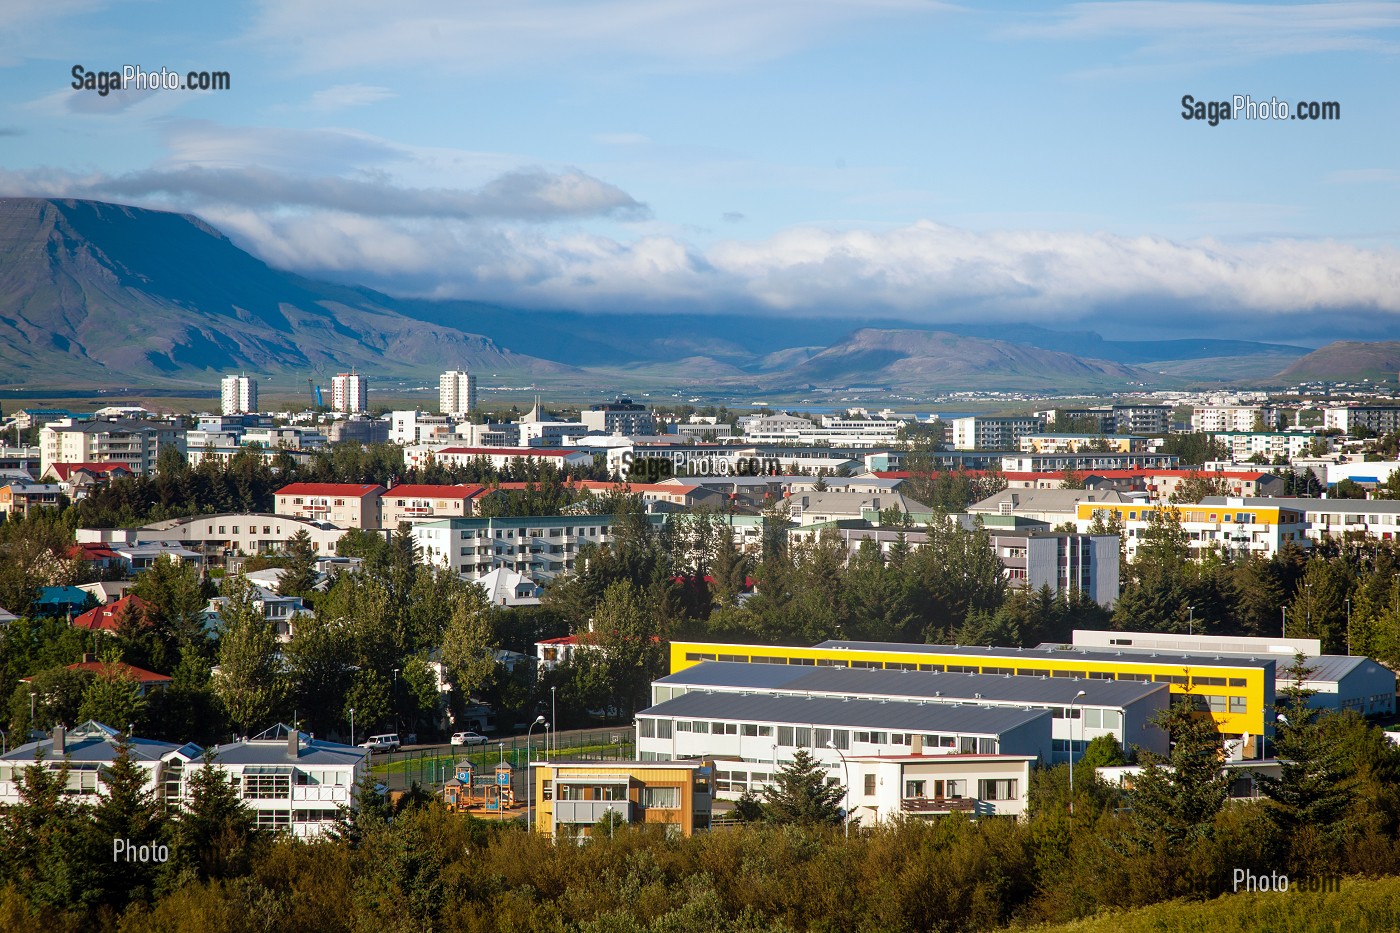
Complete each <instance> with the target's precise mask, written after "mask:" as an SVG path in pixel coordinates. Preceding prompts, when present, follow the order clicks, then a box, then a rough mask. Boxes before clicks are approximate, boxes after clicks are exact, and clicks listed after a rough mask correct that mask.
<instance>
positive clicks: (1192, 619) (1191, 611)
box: [1186, 606, 1196, 635]
mask: <svg viewBox="0 0 1400 933" xmlns="http://www.w3.org/2000/svg"><path fill="white" fill-rule="evenodd" d="M1195 628H1196V607H1195V606H1187V607H1186V634H1187V635H1194V634H1195Z"/></svg>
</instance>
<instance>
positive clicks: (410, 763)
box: [372, 743, 632, 777]
mask: <svg viewBox="0 0 1400 933" xmlns="http://www.w3.org/2000/svg"><path fill="white" fill-rule="evenodd" d="M486 748H487V750H486V751H475V750H473V751H470V752H468V751H465V750H463V751H455V752H448V753H443V754H440V755H432V756H423V757H417V756H412V755H411V756H410V757H408V758H403V759H399V760H396V761H391V762H389V763H387V764H382V765H375V766H374V768H373V769H372V770H373V772H374V774H376V775H378V776H384V775H389V774H403V773H405V772H408V771H415V772H416V771H427V770H430V769H432V768H434V767H438V768H442V769H444V771H445V772H447V773H446V774H445V777H451V776H452V775H451V773H450V771H451V768H452V765H453V764H454V763H456V762H458V761H460V760H461V759H463V758H466V759H468V760H470V761H471V762H472V763H473V764H474V765H476V768H477V773H478V774H482V775H484V774H488V773H490V771H491V770H492V769H493V768H495V767H496V764H497V762H499V761H500V760H501V757H500V752H499V751H498V750H497V749H495V748H493V747H490V746H487V747H486ZM618 748H619V746H618V745H617V744H616V743H611V744H598V745H578V746H573V747H570V748H561V749H557V750H556V751H555V752H554V757H555V758H556V759H559V760H561V761H572V760H573V759H575V758H587V757H593V756H601V755H608V756H609V758H611V759H615V758H616V757H617V755H618V753H619V752H618ZM621 748H622V754H623V756H624V757H625V756H626V755H627V753H628V750H629V749H631V748H632V746H631V745H630V744H624V745H622V746H621ZM521 750H522V751H523V749H521ZM534 751H535V752H536V753H538V752H539V749H538V748H536V749H535V750H534ZM536 757H538V755H536ZM506 761H508V762H510V763H511V764H514V763H515V762H514V756H513V753H512V751H511V750H510V749H507V751H506Z"/></svg>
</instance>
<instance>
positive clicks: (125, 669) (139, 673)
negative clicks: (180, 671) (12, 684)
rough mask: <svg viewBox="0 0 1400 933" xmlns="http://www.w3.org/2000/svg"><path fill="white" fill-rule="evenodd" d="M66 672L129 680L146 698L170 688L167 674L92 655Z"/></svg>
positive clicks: (86, 655)
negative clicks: (79, 672) (153, 692)
mask: <svg viewBox="0 0 1400 933" xmlns="http://www.w3.org/2000/svg"><path fill="white" fill-rule="evenodd" d="M65 670H70V671H82V672H84V673H88V674H92V675H94V676H95V677H99V678H102V679H104V680H117V679H121V680H129V681H131V682H132V683H134V684H136V689H137V692H138V693H140V694H141V696H145V695H146V694H148V693H151V692H152V691H155V690H162V689H164V688H165V687H168V686H170V677H169V676H167V675H165V674H157V673H156V672H155V671H148V670H146V669H145V668H142V667H136V666H134V665H131V664H126V663H124V662H122V661H99V660H97V657H96V656H95V655H92V654H85V655H83V659H82V660H81V661H79V662H77V663H76V664H69V665H67V666H66V668H65ZM31 679H32V678H29V677H21V678H20V682H21V683H26V684H27V683H29V682H30V680H31Z"/></svg>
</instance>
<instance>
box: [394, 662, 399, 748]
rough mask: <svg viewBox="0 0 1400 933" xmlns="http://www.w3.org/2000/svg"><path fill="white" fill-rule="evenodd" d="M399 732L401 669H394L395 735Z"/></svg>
mask: <svg viewBox="0 0 1400 933" xmlns="http://www.w3.org/2000/svg"><path fill="white" fill-rule="evenodd" d="M398 732H399V669H398V668H397V667H396V668H394V734H395V735H397V734H398Z"/></svg>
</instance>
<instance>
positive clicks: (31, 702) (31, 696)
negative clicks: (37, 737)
mask: <svg viewBox="0 0 1400 933" xmlns="http://www.w3.org/2000/svg"><path fill="white" fill-rule="evenodd" d="M38 696H39V694H38V693H36V692H35V691H33V690H31V691H29V731H30V732H33V731H34V721H35V720H34V700H35V699H36V698H37V697H38Z"/></svg>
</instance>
